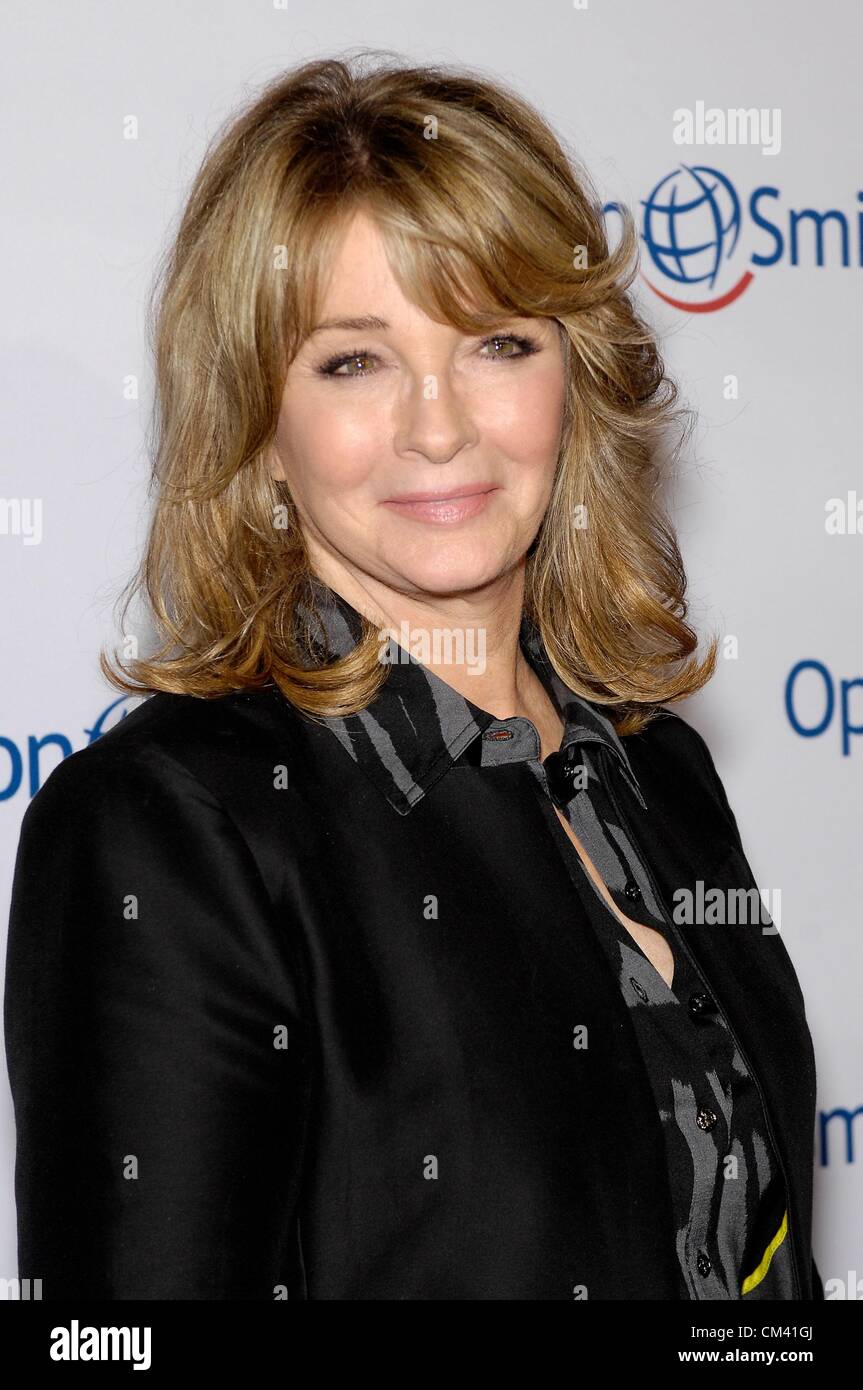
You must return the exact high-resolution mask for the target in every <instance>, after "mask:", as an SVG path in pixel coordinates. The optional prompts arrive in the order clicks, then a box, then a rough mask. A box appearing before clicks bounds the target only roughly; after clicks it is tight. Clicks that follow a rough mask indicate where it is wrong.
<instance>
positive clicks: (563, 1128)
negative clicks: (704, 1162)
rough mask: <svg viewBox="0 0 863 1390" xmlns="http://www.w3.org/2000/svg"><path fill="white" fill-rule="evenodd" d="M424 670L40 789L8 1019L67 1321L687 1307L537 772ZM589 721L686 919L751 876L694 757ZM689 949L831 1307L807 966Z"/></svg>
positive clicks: (252, 704) (615, 993) (46, 1276)
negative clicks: (321, 1311)
mask: <svg viewBox="0 0 863 1390" xmlns="http://www.w3.org/2000/svg"><path fill="white" fill-rule="evenodd" d="M337 615H338V617H339V619H340V621H341V622H342V624H343V626H342V628H341V629H340V631H341V637H342V641H341V645H340V646H339V649H340V650H344V649H346V646H349V645H350V643H351V642H352V641H353V640H355V638H356V635H357V632H358V627H357V623H358V615H357V614H356V613H355V611H354V610H353V609H352V608H350V606H349V605H347V604H345V603H344V601H343V600H339V602H338V609H337ZM329 635H330V637H331V638H332V637H333V632H332V631H331V632H330V634H329ZM338 635H339V634H336V636H337V637H338ZM331 645H332V644H331ZM336 645H339V644H338V643H337V644H336ZM393 645H394V644H393ZM427 674H430V673H426V672H425V671H424V668H422V667H421V666H420V665H419V663H417V662H412V661H407V662H402V663H401V664H394V665H393V667H392V670H391V671H390V672H389V676H388V682H387V685H386V687H385V688H384V692H383V694H382V695H381V696H379V697H378V700H377V701H376V702H375V703H374V705H373V706H372V707H371V708H370V710H369V711H363V712H362V713H361V714H359V715H356V716H351V717H350V718H349V719H346V720H334V721H324V722H322V723H317V722H315V721H313V720H311V719H309V718H307V717H306V716H305V715H303V714H302V713H301V712H299V711H297V710H296V709H295V708H294V707H292V706H291V705H289V704H288V703H287V702H286V701H285V700H284V698H283V697H282V696H281V694H280V692H279V691H278V690H277V689H275V688H274V687H271V688H269V689H267V690H263V691H259V692H256V693H252V694H237V693H234V694H231V695H228V696H225V697H222V698H219V699H215V700H199V699H195V698H192V697H188V696H173V695H156V696H154V697H152V698H150V699H149V700H147V701H145V702H144V703H143V704H142V705H140V706H139V707H138V708H136V709H135V710H134V711H133V712H132V713H131V714H129V715H128V716H127V717H126V718H125V719H124V720H123V721H122V722H121V723H120V724H119V725H118V726H116V727H115V728H114V729H112V730H110V731H109V732H108V733H106V734H104V735H103V736H102V737H101V738H100V739H98V741H97V742H95V743H93V744H91V745H90V746H89V747H88V748H86V749H83V750H81V751H80V752H77V753H74V754H72V755H71V756H70V757H68V758H67V759H66V760H65V761H64V762H63V763H61V764H60V765H59V766H58V767H57V768H56V769H55V771H54V772H53V773H52V774H51V776H50V777H49V778H48V780H47V782H46V783H45V785H44V787H43V788H42V789H41V790H40V791H39V792H38V793H37V794H36V796H35V798H34V799H33V801H32V803H31V804H30V806H29V808H28V810H27V812H26V814H25V817H24V822H23V825H22V831H21V840H20V846H19V852H18V859H17V863H16V868H15V877H14V884H13V897H12V910H11V917H10V931H9V945H8V956H7V981H6V996H5V1023H6V1050H7V1060H8V1067H9V1076H10V1082H11V1086H12V1094H13V1099H14V1104H15V1116H16V1124H17V1166H16V1196H17V1203H18V1241H19V1261H20V1265H19V1275H20V1277H21V1278H26V1277H30V1278H41V1279H42V1281H43V1285H42V1287H43V1297H44V1298H46V1299H58V1298H63V1297H70V1296H73V1295H74V1296H82V1297H91V1298H99V1299H132V1298H144V1299H155V1298H167V1299H226V1300H227V1299H264V1300H272V1299H278V1298H285V1297H288V1298H291V1299H297V1298H298V1299H528V1300H534V1299H537V1300H538V1299H567V1300H570V1299H572V1298H573V1297H582V1296H584V1291H585V1290H586V1292H587V1297H588V1298H590V1299H630V1298H636V1299H643V1298H647V1299H675V1298H678V1297H679V1292H678V1270H677V1265H676V1255H675V1248H674V1227H673V1224H672V1211H671V1200H670V1193H669V1186H668V1177H667V1171H666V1164H665V1154H664V1149H663V1135H662V1128H661V1124H660V1120H659V1117H658V1114H657V1111H656V1106H655V1102H654V1096H653V1094H652V1092H651V1087H650V1083H649V1078H648V1074H647V1071H646V1069H645V1066H644V1062H643V1060H642V1057H641V1054H640V1052H639V1048H638V1044H637V1040H636V1034H635V1031H634V1029H633V1024H632V1021H631V1018H630V1015H629V1010H628V1009H627V1006H626V1004H625V1002H624V1000H623V999H622V997H621V992H620V988H619V986H618V983H617V981H616V980H615V977H614V975H613V973H612V971H611V970H610V968H609V965H608V962H607V960H606V959H605V956H604V953H603V951H602V950H601V948H600V945H599V943H598V941H597V940H596V937H595V935H594V933H593V932H592V930H591V928H590V926H589V924H588V923H587V921H586V919H584V918H583V917H579V915H578V914H577V913H576V912H575V911H574V894H573V889H572V883H571V880H570V878H569V875H568V872H567V868H566V865H565V862H564V856H563V855H562V853H561V847H560V844H559V843H557V842H556V839H555V835H554V833H553V832H552V827H551V822H550V820H549V818H548V816H547V815H546V810H547V808H544V807H543V806H542V805H541V803H540V797H541V796H542V795H543V792H542V788H541V785H540V782H539V781H538V780H537V778H536V776H534V775H532V771H533V772H535V771H536V769H535V768H534V769H532V770H531V768H530V766H529V765H528V764H526V763H524V762H521V763H517V764H512V765H510V766H506V765H504V766H499V767H495V768H493V769H489V768H484V767H482V766H480V765H478V760H477V759H476V757H475V756H473V753H472V750H474V751H475V746H476V742H475V741H476V737H477V736H478V735H480V734H481V733H482V732H483V730H485V729H487V728H488V726H489V724H491V723H492V722H493V716H492V715H490V714H488V713H487V712H486V711H483V710H481V709H479V708H477V707H476V706H474V705H472V704H471V703H470V702H469V701H466V700H464V699H463V698H462V697H460V696H458V695H456V693H455V692H454V691H452V690H451V688H450V687H449V686H445V685H444V683H443V682H442V681H438V680H437V678H436V677H434V678H433V681H432V684H431V686H430V685H429V682H428V681H427V680H426V679H425V675H427ZM582 709H583V720H582V721H581V724H580V728H581V731H582V732H581V736H582V737H583V739H584V741H585V742H586V743H590V744H591V745H592V748H593V751H594V756H595V758H596V759H597V760H598V762H599V765H601V767H602V768H603V769H604V776H605V777H607V779H608V786H609V789H610V792H611V794H612V795H613V797H614V801H615V805H616V809H617V813H618V815H619V817H620V823H621V825H623V826H624V827H625V828H626V831H627V833H628V834H629V835H630V836H631V837H632V838H633V840H634V842H635V843H636V844H637V845H638V846H639V847H640V850H641V853H642V856H643V859H644V862H645V863H646V864H648V865H650V866H651V870H652V876H653V880H654V884H653V887H654V889H655V891H656V893H658V894H659V895H661V897H662V900H663V901H664V902H665V903H666V904H667V905H671V898H672V894H673V893H674V892H675V890H678V889H680V888H681V887H692V888H695V885H696V883H697V881H698V880H701V881H702V882H703V884H704V891H705V892H707V891H709V889H710V888H713V887H718V888H721V889H731V888H739V887H744V888H749V887H752V886H754V882H755V881H754V879H753V876H752V872H751V870H750V868H749V865H748V863H747V861H746V858H745V855H744V851H743V848H742V846H741V842H740V837H739V834H738V829H737V825H736V822H735V818H734V815H733V813H732V811H731V809H730V807H729V804H728V801H727V798H726V795H725V792H724V789H723V787H722V783H721V781H720V779H719V777H718V775H717V773H716V769H715V767H714V764H713V761H712V758H711V756H710V753H709V751H708V749H707V746H706V744H705V743H704V741H703V739H702V738H701V737H700V735H699V734H698V733H697V732H696V731H695V730H694V729H693V728H692V727H691V726H689V725H688V724H687V723H686V722H685V721H684V720H683V719H682V718H680V717H679V716H678V715H676V714H675V713H674V712H673V711H671V710H663V711H662V713H661V716H660V717H659V718H657V719H656V720H654V722H653V723H651V724H650V725H648V727H647V728H646V729H645V730H643V731H642V732H641V733H639V734H635V735H631V736H629V737H627V738H626V739H624V740H618V739H617V736H616V734H615V733H614V732H613V731H612V727H611V725H610V723H609V722H608V721H607V720H606V719H605V718H604V716H603V715H602V713H601V710H600V708H599V707H598V706H594V705H593V704H591V703H589V702H586V701H585V702H582ZM334 735H335V736H334ZM621 745H623V747H624V748H625V753H624V752H623V751H622V748H621ZM490 772H491V773H492V775H489V773H490ZM626 772H628V773H630V774H632V777H634V779H635V781H634V783H633V785H632V786H630V785H629V784H630V781H631V778H630V777H628V776H624V775H623V774H624V773H626ZM639 788H640V790H641V793H643V796H642V795H636V794H635V793H636V790H637V789H639ZM552 819H553V818H552ZM560 835H561V836H562V837H563V838H564V839H565V836H563V832H562V831H560ZM615 896H616V895H615ZM620 905H621V907H622V909H623V910H624V911H625V910H626V900H625V898H623V897H621V898H620ZM686 930H687V934H688V935H687V940H688V942H689V944H690V946H691V949H692V951H693V953H694V955H695V956H696V958H697V961H698V964H699V966H700V968H701V970H702V972H703V974H704V976H705V978H706V980H707V981H708V982H709V984H710V986H711V988H712V990H713V991H714V992H715V994H716V996H717V997H718V999H719V1000H721V1002H722V1005H723V1007H724V1010H725V1014H726V1017H727V1018H728V1020H729V1023H730V1025H731V1027H732V1029H733V1030H734V1033H735V1035H736V1038H737V1041H738V1043H739V1045H740V1048H741V1050H742V1052H743V1055H744V1056H745V1058H746V1062H747V1065H748V1067H749V1069H750V1071H751V1072H752V1074H753V1075H754V1077H755V1078H756V1081H757V1084H758V1086H759V1091H760V1094H761V1096H762V1098H763V1102H764V1106H765V1112H766V1116H767V1119H768V1123H769V1127H770V1133H771V1137H772V1141H773V1145H774V1147H775V1150H776V1153H777V1155H778V1158H779V1160H780V1163H781V1168H782V1172H783V1175H784V1180H785V1184H786V1191H787V1199H788V1230H789V1237H790V1241H791V1250H792V1253H793V1261H794V1271H795V1279H796V1283H797V1288H798V1291H799V1297H800V1298H802V1299H806V1300H809V1299H814V1298H822V1297H823V1288H822V1285H821V1281H820V1279H819V1277H818V1273H817V1269H816V1268H815V1265H814V1261H813V1257H812V1245H811V1224H812V1172H813V1146H814V1123H815V1062H814V1055H813V1047H812V1041H811V1038H810V1033H809V1029H808V1026H807V1022H806V1016H805V1010H804V1001H803V996H802V994H801V990H800V986H799V984H798V981H797V977H796V974H795V971H794V968H793V966H792V963H791V960H790V959H789V956H788V952H787V950H786V947H785V944H784V942H783V940H782V937H781V935H780V934H765V933H764V932H763V931H762V930H761V929H760V927H758V926H755V925H751V926H744V925H739V926H734V925H729V926H717V925H715V924H714V925H709V924H706V923H705V924H703V925H691V926H688V927H687V929H686ZM575 1025H579V1026H584V1027H586V1028H587V1029H588V1030H589V1036H590V1059H591V1060H590V1065H589V1066H585V1065H583V1064H579V1063H574V1060H573V1059H574V1058H576V1057H577V1056H578V1054H576V1053H574V1052H573V1049H572V1041H571V1039H572V1033H573V1028H574V1026H575ZM575 1290H580V1291H581V1292H574V1291H575Z"/></svg>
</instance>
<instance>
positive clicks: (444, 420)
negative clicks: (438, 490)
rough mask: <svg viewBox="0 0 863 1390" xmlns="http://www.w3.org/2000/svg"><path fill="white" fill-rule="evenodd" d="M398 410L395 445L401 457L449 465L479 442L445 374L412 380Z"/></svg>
mask: <svg viewBox="0 0 863 1390" xmlns="http://www.w3.org/2000/svg"><path fill="white" fill-rule="evenodd" d="M395 410H396V419H395V422H394V432H393V433H394V438H393V445H394V448H395V452H396V453H397V454H398V455H399V456H401V457H404V458H409V457H411V456H412V455H418V456H420V457H421V458H424V459H427V460H428V462H429V463H448V462H449V461H450V459H452V458H454V457H455V455H456V454H458V453H459V452H460V451H461V450H462V449H464V448H469V447H470V446H471V445H473V444H476V442H477V440H478V437H479V435H478V431H477V429H476V427H475V425H474V423H473V421H472V419H471V416H470V411H469V410H468V407H467V404H466V402H465V401H464V400H462V399H461V397H460V395H459V393H458V392H457V391H456V390H455V389H454V387H453V386H452V384H451V383H450V382H449V381H448V380H447V378H446V377H445V376H444V375H443V374H436V373H433V372H429V373H426V375H424V376H421V377H418V378H416V379H415V380H413V381H412V382H411V384H410V387H409V388H408V389H407V390H406V391H405V393H404V394H403V395H402V396H401V397H400V399H399V402H398V405H397V406H396V407H395Z"/></svg>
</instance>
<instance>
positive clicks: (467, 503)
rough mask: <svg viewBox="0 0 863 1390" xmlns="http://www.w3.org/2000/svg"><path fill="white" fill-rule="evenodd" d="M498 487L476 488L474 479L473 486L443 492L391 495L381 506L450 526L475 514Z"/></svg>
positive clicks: (419, 519)
mask: <svg viewBox="0 0 863 1390" xmlns="http://www.w3.org/2000/svg"><path fill="white" fill-rule="evenodd" d="M498 491H499V489H498V488H497V487H493V486H488V487H487V488H486V489H485V491H482V492H480V491H478V490H477V484H475V483H474V484H473V486H468V487H465V488H456V489H455V490H448V491H447V493H446V494H443V493H440V492H438V493H412V494H408V495H407V496H405V497H393V498H390V499H389V500H388V501H387V502H385V503H384V506H385V507H389V508H390V510H391V511H395V512H398V513H399V514H400V515H401V516H405V517H410V518H412V519H413V520H414V521H423V522H431V523H432V524H436V525H439V526H452V525H454V524H456V523H458V522H460V521H469V520H470V519H471V518H472V517H475V516H478V515H479V514H480V512H482V511H484V510H485V508H486V507H487V506H488V504H489V501H490V500H491V498H492V497H494V495H495V493H496V492H498Z"/></svg>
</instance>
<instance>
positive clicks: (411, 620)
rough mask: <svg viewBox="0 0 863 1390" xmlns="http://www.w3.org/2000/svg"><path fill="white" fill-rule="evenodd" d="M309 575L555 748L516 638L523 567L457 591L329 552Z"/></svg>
mask: <svg viewBox="0 0 863 1390" xmlns="http://www.w3.org/2000/svg"><path fill="white" fill-rule="evenodd" d="M313 569H314V572H315V573H316V574H317V575H318V576H319V577H320V578H321V579H322V580H323V581H324V583H325V584H327V585H329V587H330V588H331V589H334V590H335V592H336V593H338V594H340V595H341V596H342V598H344V599H346V600H347V602H348V603H349V604H351V606H352V607H353V608H355V609H356V610H357V612H358V613H362V614H364V616H365V617H367V618H369V619H370V621H371V622H373V623H374V624H375V625H376V626H377V627H378V629H379V630H380V631H381V632H382V633H386V635H387V636H390V637H392V638H393V639H394V640H395V641H396V642H397V643H398V644H399V645H400V646H401V647H403V648H404V649H405V650H406V651H408V652H409V653H410V655H411V656H412V657H414V659H415V660H417V661H420V662H421V663H422V664H423V665H424V666H426V667H427V668H428V669H429V670H431V671H433V672H434V674H435V675H436V676H438V677H439V678H440V679H441V680H442V681H445V682H446V684H447V685H450V686H452V687H453V689H455V690H457V691H458V692H459V694H460V695H464V696H465V698H466V699H468V700H470V701H471V702H472V703H473V704H475V705H477V706H479V708H480V709H484V710H487V711H488V712H489V713H490V714H493V715H494V717H495V718H496V719H511V718H513V717H514V716H516V715H519V716H522V717H524V718H527V719H530V720H532V721H533V723H534V724H536V726H537V728H538V729H540V731H541V733H543V742H545V741H546V738H548V739H549V740H550V741H551V744H552V746H553V747H555V748H556V747H557V746H558V743H559V738H560V731H561V729H562V721H561V719H560V716H559V715H558V714H557V711H556V709H555V707H554V704H553V703H552V701H551V699H550V697H549V695H548V694H547V692H546V690H545V687H544V686H543V684H542V682H541V681H540V679H539V677H538V676H537V674H536V672H535V671H534V669H533V667H532V666H531V664H530V662H529V661H528V660H527V658H526V657H525V655H524V652H523V651H522V648H521V644H520V642H519V635H520V630H521V620H522V612H523V607H524V564H523V562H522V564H521V565H520V566H519V567H518V568H517V569H515V570H513V571H512V572H510V573H509V574H506V575H502V576H501V577H500V578H499V579H497V580H495V582H494V583H493V584H490V585H485V586H482V587H481V588H478V589H476V590H471V591H469V592H459V593H442V594H430V593H426V592H419V591H407V590H402V589H396V588H394V587H392V586H391V585H389V584H386V583H383V582H382V581H380V580H378V579H376V578H374V577H372V576H370V575H367V574H360V573H358V572H357V571H355V570H353V569H352V568H349V567H348V566H346V565H345V564H344V563H343V562H342V561H338V560H336V559H334V558H333V557H331V556H329V555H326V556H315V558H314V561H313Z"/></svg>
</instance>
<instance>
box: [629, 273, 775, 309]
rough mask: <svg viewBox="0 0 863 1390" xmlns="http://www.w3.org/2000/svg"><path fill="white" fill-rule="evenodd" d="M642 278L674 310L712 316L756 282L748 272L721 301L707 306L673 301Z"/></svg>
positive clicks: (668, 295)
mask: <svg viewBox="0 0 863 1390" xmlns="http://www.w3.org/2000/svg"><path fill="white" fill-rule="evenodd" d="M641 278H642V280H643V281H644V283H645V284H646V285H648V286H650V289H652V290H653V293H654V294H656V295H658V296H659V298H660V299H664V300H665V302H666V304H670V305H671V306H672V307H673V308H674V309H685V310H686V311H687V312H688V313H690V314H712V313H713V311H714V309H724V308H725V306H726V304H733V303H734V301H735V299H739V298H740V296H741V295H742V293H743V291H744V290H745V289H746V288H747V287H748V285H749V282H750V280H754V279H755V276H754V275H753V273H752V271H751V270H747V271H746V272H745V273H744V274H743V275H741V277H740V279H739V280H738V281H737V284H736V285H732V287H731V289H730V290H729V291H728V293H727V294H723V295H721V296H720V297H719V299H709V300H708V301H707V303H706V304H690V303H688V302H687V300H685V299H672V297H671V295H670V294H663V293H662V290H658V289H657V288H656V286H655V285H653V284H651V282H650V281H649V280H648V278H647V276H646V275H642V277H641Z"/></svg>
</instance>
